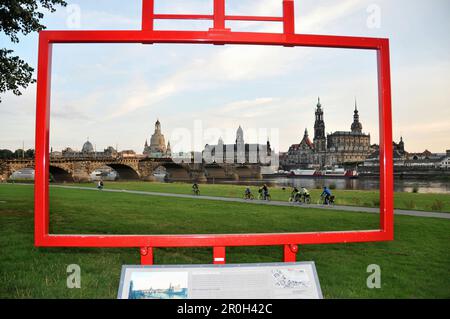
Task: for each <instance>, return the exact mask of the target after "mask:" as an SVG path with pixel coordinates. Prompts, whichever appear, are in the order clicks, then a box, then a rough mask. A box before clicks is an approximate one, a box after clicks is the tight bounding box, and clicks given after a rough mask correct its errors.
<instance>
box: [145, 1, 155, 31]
mask: <svg viewBox="0 0 450 319" xmlns="http://www.w3.org/2000/svg"><path fill="white" fill-rule="evenodd" d="M154 10H155V2H154V0H142V30H147V31H152V30H153V27H154V22H153V21H154V14H155V12H154Z"/></svg>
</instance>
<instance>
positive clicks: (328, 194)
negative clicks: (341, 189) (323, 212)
mask: <svg viewBox="0 0 450 319" xmlns="http://www.w3.org/2000/svg"><path fill="white" fill-rule="evenodd" d="M331 196H332V195H331V191H330V189H329V188H328V187H326V186H324V187H323V192H322V194H321V195H320V197H321V198H323V199H324V200H323V203H324V205H329V204H330V198H331Z"/></svg>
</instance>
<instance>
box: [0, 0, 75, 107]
mask: <svg viewBox="0 0 450 319" xmlns="http://www.w3.org/2000/svg"><path fill="white" fill-rule="evenodd" d="M56 5H61V6H66V2H65V1H64V0H2V1H1V2H0V32H3V33H5V35H6V36H7V37H9V38H10V39H11V41H12V42H13V43H18V42H19V38H18V36H17V34H18V33H22V34H24V35H27V34H29V33H31V32H35V31H41V30H43V29H45V26H44V25H42V24H40V20H41V19H42V18H43V17H44V14H43V13H42V12H40V11H39V6H41V7H42V8H44V9H47V10H49V11H50V12H54V11H55V10H56V9H55V6H56ZM13 52H14V51H13V50H8V49H6V48H0V94H1V93H4V92H6V91H12V92H13V93H14V94H15V95H21V94H22V93H21V91H20V90H21V88H23V89H25V88H26V87H27V86H28V84H30V83H34V82H35V81H36V80H35V79H33V71H34V69H33V68H32V67H31V66H30V65H29V64H28V63H26V62H25V61H24V60H22V59H20V57H18V56H14V55H12V53H13ZM0 103H1V98H0Z"/></svg>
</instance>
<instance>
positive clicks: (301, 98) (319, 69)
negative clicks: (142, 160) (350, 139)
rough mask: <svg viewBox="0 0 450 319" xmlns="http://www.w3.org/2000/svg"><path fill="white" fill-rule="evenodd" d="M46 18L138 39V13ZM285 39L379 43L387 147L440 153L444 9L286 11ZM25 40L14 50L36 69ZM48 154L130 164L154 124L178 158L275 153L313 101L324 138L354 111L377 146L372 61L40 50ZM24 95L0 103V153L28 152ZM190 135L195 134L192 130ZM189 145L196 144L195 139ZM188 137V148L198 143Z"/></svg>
mask: <svg viewBox="0 0 450 319" xmlns="http://www.w3.org/2000/svg"><path fill="white" fill-rule="evenodd" d="M155 2H156V11H157V12H160V13H211V11H212V1H211V0H156V1H155ZM228 2H229V4H228V5H227V8H226V9H227V13H228V14H254V15H275V16H279V15H281V2H282V1H281V0H245V1H244V0H241V1H238V0H228ZM68 3H69V6H68V7H67V8H60V9H59V10H58V11H57V12H56V13H54V14H47V15H46V18H45V19H44V24H46V25H47V26H48V29H53V30H75V29H81V30H92V29H139V28H140V15H141V12H140V10H141V4H140V1H139V0H134V1H126V5H124V3H125V2H123V1H119V0H114V1H113V0H98V1H87V0H78V1H70V0H69V1H68ZM296 19H297V21H296V32H297V33H308V34H332V35H353V36H370V37H388V38H389V39H390V41H391V65H392V93H393V115H394V139H395V140H398V139H399V138H400V136H401V135H402V136H403V138H404V140H405V143H406V148H407V150H408V151H423V150H424V149H429V150H430V151H433V152H444V151H445V150H446V149H450V137H449V136H450V108H449V102H450V99H449V97H450V90H449V88H448V86H449V83H450V81H449V80H450V60H449V52H450V50H449V49H450V40H449V39H450V38H449V37H448V30H449V29H450V22H449V21H450V2H449V1H448V0H431V1H429V0H428V1H426V0H414V1H408V0H396V1H389V0H379V1H376V0H375V1H374V0H370V1H366V0H340V1H335V0H302V1H300V0H297V1H296ZM209 27H210V22H206V21H202V22H190V21H182V22H174V21H170V22H169V21H164V22H158V23H157V24H156V28H158V29H180V28H181V29H194V30H205V29H207V28H209ZM228 27H231V28H232V30H235V31H270V32H279V31H281V25H280V24H278V23H245V22H244V23H243V22H233V23H229V24H228ZM37 40H38V37H37V34H32V35H28V36H26V37H22V38H21V42H20V43H19V44H11V43H10V42H9V41H8V40H7V39H6V38H5V37H0V42H1V47H4V46H6V47H10V48H13V49H14V50H15V51H16V53H17V54H18V55H20V56H21V57H23V58H24V59H25V60H27V61H28V62H29V63H30V64H31V65H33V66H36V62H37ZM52 76H53V78H52V99H51V104H52V105H51V107H52V109H51V136H50V139H51V142H50V144H51V145H52V146H53V149H55V150H60V149H62V148H64V147H66V146H70V147H72V148H74V149H81V146H82V144H83V142H84V141H85V140H86V139H87V138H88V137H89V140H90V141H91V142H92V143H93V144H94V145H95V146H96V148H97V150H101V149H103V148H105V147H107V146H109V145H112V146H114V147H115V146H116V145H118V147H119V149H134V150H136V151H138V152H142V148H143V144H144V142H145V139H148V138H149V137H150V135H151V133H152V131H153V125H154V122H155V121H156V119H158V118H159V120H160V121H161V123H162V128H163V133H164V134H165V136H166V140H168V139H170V140H171V144H172V147H173V148H175V150H177V151H181V150H184V151H187V150H189V149H190V148H195V149H197V150H198V149H200V148H201V147H202V146H203V145H204V144H206V143H214V142H216V141H217V138H218V137H219V136H223V138H224V140H225V142H233V141H234V134H235V131H236V129H237V127H238V126H239V125H241V126H242V127H243V128H244V131H245V139H246V141H248V142H255V141H260V142H263V141H265V140H266V139H267V136H269V138H270V140H271V142H272V144H274V145H275V149H276V150H277V151H278V150H281V151H286V150H287V148H288V147H289V145H290V144H293V143H298V142H299V141H300V140H301V138H302V136H303V132H304V130H305V128H308V130H309V132H310V136H311V138H312V135H313V125H314V108H315V105H316V103H317V97H318V96H320V98H321V103H322V106H323V108H324V111H325V124H326V131H327V132H333V131H337V130H349V129H350V125H351V122H352V116H353V109H354V104H355V98H356V100H357V104H358V108H359V110H360V115H361V121H362V124H363V130H364V131H365V132H370V133H371V138H372V140H371V142H372V143H378V100H377V78H376V76H377V74H376V56H375V53H374V52H371V51H360V50H342V49H321V48H284V47H260V46H213V45H162V44H156V45H141V44H120V45H118V44H110V45H108V44H73V45H72V44H61V45H55V46H54V51H53V70H52ZM35 94H36V87H35V85H31V86H30V87H29V88H28V89H27V90H25V92H24V94H23V95H22V96H20V97H17V96H14V95H12V94H9V93H8V94H6V95H4V96H3V102H2V103H0V114H1V117H0V148H10V149H17V148H20V147H21V145H22V141H24V143H25V147H26V148H33V147H34V125H35ZM194 129H197V131H200V132H201V133H199V134H196V133H195V130H194ZM194 136H197V138H196V139H194ZM198 136H199V137H198Z"/></svg>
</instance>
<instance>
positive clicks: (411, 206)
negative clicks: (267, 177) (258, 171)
mask: <svg viewBox="0 0 450 319" xmlns="http://www.w3.org/2000/svg"><path fill="white" fill-rule="evenodd" d="M105 184H106V187H107V188H115V189H129V190H139V191H151V192H161V193H177V194H192V189H191V184H186V183H157V182H105ZM74 185H77V186H80V184H74ZM81 185H82V186H91V187H95V184H94V183H89V184H81ZM250 189H251V190H252V192H253V194H254V195H255V196H256V197H257V195H258V187H256V186H252V187H250ZM244 190H245V186H242V185H241V186H239V185H223V184H200V192H201V195H208V196H222V197H240V198H242V197H243V194H244ZM290 192H291V188H286V189H285V190H283V189H282V188H280V187H272V188H270V195H271V196H272V199H273V200H280V201H287V200H288V198H289V196H290ZM310 192H311V196H312V203H318V202H319V198H320V194H321V192H322V190H319V189H312V190H310ZM332 192H333V194H334V195H336V204H337V205H349V206H363V207H379V205H380V200H379V196H380V195H379V192H378V191H362V190H332ZM394 205H395V208H398V209H408V210H423V211H434V212H446V213H450V194H421V193H404V192H402V193H395V196H394Z"/></svg>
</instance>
